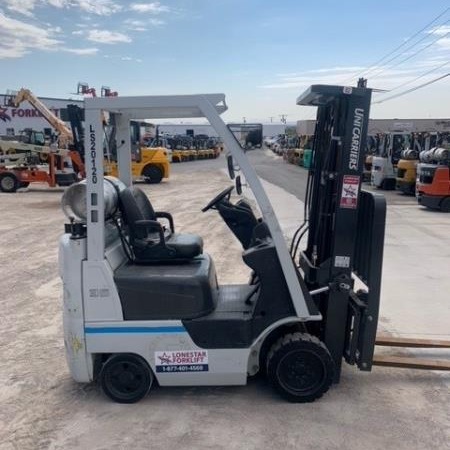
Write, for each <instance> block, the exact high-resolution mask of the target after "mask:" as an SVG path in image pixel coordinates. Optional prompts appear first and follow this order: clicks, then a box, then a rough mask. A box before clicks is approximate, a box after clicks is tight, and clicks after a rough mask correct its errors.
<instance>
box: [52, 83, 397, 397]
mask: <svg viewBox="0 0 450 450" xmlns="http://www.w3.org/2000/svg"><path fill="white" fill-rule="evenodd" d="M370 97H371V90H370V89H367V88H365V87H364V86H359V87H357V88H350V87H342V86H322V85H318V86H312V87H311V88H310V89H308V90H307V91H306V92H305V93H304V94H303V95H302V96H300V97H299V99H298V100H297V103H298V104H300V105H313V106H318V107H319V108H318V116H317V118H318V123H317V127H316V131H317V133H316V139H315V141H314V155H315V156H314V163H313V168H312V169H311V170H310V172H309V179H308V191H307V195H306V201H305V204H306V207H305V222H304V223H303V224H302V225H301V226H300V227H299V230H298V232H297V233H296V235H295V237H294V240H293V241H292V245H291V248H290V249H288V247H287V245H286V242H285V239H284V237H283V234H282V231H281V229H280V225H279V223H278V221H277V218H276V216H275V214H274V211H273V209H272V206H271V204H270V202H269V199H268V197H267V195H266V193H265V191H264V189H263V187H262V185H261V182H260V180H259V178H258V176H257V175H256V172H255V170H254V169H253V167H252V166H251V165H250V163H249V161H248V159H247V156H246V154H245V150H244V149H243V148H241V146H240V145H239V143H238V142H237V140H236V139H235V138H234V136H233V134H232V133H231V131H230V130H229V129H228V128H227V126H226V125H225V124H224V122H223V121H222V119H221V118H220V114H221V113H222V112H224V111H225V110H226V108H227V106H226V104H225V96H224V95H223V94H206V95H186V96H148V97H115V98H86V99H85V117H86V134H85V139H86V155H87V157H86V163H87V178H86V180H85V181H83V182H81V183H79V184H77V185H74V186H73V187H71V188H69V189H68V190H67V191H66V193H65V195H64V197H63V209H64V211H65V212H66V215H67V217H68V218H69V219H70V223H67V224H66V228H65V229H66V233H65V234H64V235H63V236H62V238H61V241H60V251H59V258H60V274H61V277H62V279H63V286H64V336H65V345H66V354H67V361H68V365H69V368H70V372H71V374H72V377H73V378H74V379H75V380H76V381H78V382H92V381H94V380H98V381H99V382H100V384H101V386H102V388H103V391H104V392H105V394H106V395H107V396H108V397H110V398H111V399H113V400H115V401H117V402H121V403H133V402H136V401H138V400H140V399H142V398H143V397H144V396H145V395H146V394H147V393H148V392H149V390H150V388H151V386H152V384H156V383H158V384H159V385H160V386H201V385H244V384H246V382H247V378H248V377H249V376H252V375H256V374H257V373H259V372H260V373H263V374H264V375H266V376H267V378H268V379H269V381H270V382H271V384H272V385H273V386H274V387H275V389H276V390H277V391H278V392H279V393H280V394H281V395H282V396H283V397H284V398H285V399H287V400H288V401H292V402H310V401H313V400H315V399H317V398H319V397H320V396H321V395H322V394H323V393H325V392H326V391H327V390H328V388H329V387H330V385H331V384H332V383H333V382H334V383H337V382H338V381H339V378H340V373H341V363H342V361H343V359H345V361H347V362H348V363H349V364H356V365H357V366H358V368H359V369H361V370H370V369H371V367H372V364H374V363H375V362H374V359H373V353H374V346H375V338H376V329H377V322H378V306H379V294H380V283H381V267H382V254H383V239H384V225H385V203H384V199H383V197H382V196H380V195H378V196H377V195H376V194H372V193H369V192H363V191H361V190H360V186H361V180H362V171H363V162H364V154H363V153H364V152H363V151H362V149H363V148H364V144H365V140H366V134H367V123H368V118H369V107H370ZM104 111H108V112H109V113H110V114H114V115H115V120H116V124H117V142H118V145H117V148H118V164H119V177H120V180H118V179H112V178H107V177H104V176H103V170H102V167H103V161H104V158H103V142H102V136H103V130H102V121H101V117H102V112H104ZM193 117H204V118H206V119H208V120H209V122H210V123H211V125H212V126H213V127H214V128H215V130H216V132H217V134H218V135H219V136H220V138H221V139H222V141H223V142H224V144H225V147H226V148H227V150H228V151H229V152H230V156H229V157H228V168H229V171H230V177H231V178H234V175H235V174H234V171H235V168H236V167H237V166H238V167H239V170H241V171H242V174H243V175H244V176H245V179H246V182H247V183H248V185H249V187H250V188H251V189H252V191H253V194H254V196H255V199H256V201H257V203H258V205H259V208H260V210H261V212H262V217H261V218H257V217H256V215H255V213H254V212H253V211H252V208H251V206H250V205H249V204H248V203H247V202H246V201H245V200H240V201H238V202H236V203H233V202H232V201H231V199H230V194H231V192H232V190H233V189H234V186H230V187H228V188H227V189H225V190H224V191H223V192H221V193H220V194H218V195H217V196H216V197H215V198H214V199H212V200H211V201H210V202H209V203H208V204H207V205H206V206H205V207H204V208H203V211H204V212H205V211H208V210H210V209H214V210H216V211H217V212H218V213H219V214H220V215H221V217H222V218H223V220H224V221H225V223H226V224H227V225H228V227H229V228H230V230H231V232H232V233H233V234H234V235H235V237H236V238H237V239H238V240H239V241H240V242H241V244H242V247H243V251H242V258H243V260H244V262H245V264H247V265H248V266H249V267H250V268H251V269H252V271H253V272H252V277H251V279H250V280H249V282H248V283H247V284H240V285H226V286H223V285H218V283H217V277H216V272H215V268H214V264H213V261H212V259H211V257H210V256H209V255H208V254H207V253H206V252H205V251H204V249H203V242H202V239H201V237H200V236H197V235H192V234H178V233H176V232H175V226H174V223H173V219H172V216H171V215H170V214H169V213H167V212H155V211H154V209H153V207H152V205H151V203H150V201H149V200H148V198H147V197H146V195H145V194H144V193H143V192H142V191H141V190H140V189H138V188H137V187H135V186H133V185H132V179H131V167H130V163H131V157H130V145H129V143H130V136H129V133H130V126H129V123H130V121H131V120H140V119H156V118H163V119H169V118H193ZM355 130H356V131H355ZM240 188H241V180H240V176H237V177H236V189H237V191H238V193H240ZM293 207H295V205H293ZM198 213H199V212H198ZM193 214H197V212H193ZM163 222H164V223H167V226H164V225H163ZM307 230H308V235H307V236H308V242H307V246H306V249H305V250H304V251H301V252H300V253H299V257H297V253H298V249H299V244H300V241H301V238H302V237H303V236H304V235H305V233H306V231H307ZM230 238H231V237H230ZM355 279H358V280H359V282H358V283H359V286H360V288H358V289H357V290H356V288H355ZM361 286H363V287H362V288H361ZM397 362H398V361H397ZM382 363H384V365H386V363H387V362H386V360H384V361H382Z"/></svg>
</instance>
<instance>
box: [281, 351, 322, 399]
mask: <svg viewBox="0 0 450 450" xmlns="http://www.w3.org/2000/svg"><path fill="white" fill-rule="evenodd" d="M278 376H279V379H280V382H281V383H282V384H283V385H284V386H285V388H286V389H287V390H289V391H293V392H300V391H302V392H305V391H310V390H313V389H315V388H316V387H317V386H318V385H320V384H321V383H322V380H323V376H324V367H323V364H322V362H321V361H320V359H319V358H317V357H316V356H315V355H314V354H312V353H310V352H308V351H304V350H303V351H292V352H290V353H288V354H286V355H285V356H284V357H283V359H282V360H281V361H280V364H279V367H278Z"/></svg>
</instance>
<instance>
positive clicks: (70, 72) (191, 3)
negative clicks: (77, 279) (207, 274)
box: [0, 0, 450, 123]
mask: <svg viewBox="0 0 450 450" xmlns="http://www.w3.org/2000/svg"><path fill="white" fill-rule="evenodd" d="M446 9H447V11H446V12H445V13H444V14H442V13H443V12H444V11H445V10H446ZM440 14H442V15H441V17H439V18H438V19H437V20H436V21H434V22H433V23H432V24H431V25H430V26H429V27H427V28H426V29H425V30H423V31H422V32H420V33H418V34H417V35H416V36H415V37H414V35H415V34H416V33H417V32H418V31H420V30H421V29H422V28H424V27H425V26H426V25H427V24H428V23H430V22H431V21H433V19H435V18H437V16H439V15H440ZM399 46H400V48H399V49H398V50H397V51H396V52H394V53H392V54H391V55H390V56H388V57H386V58H384V59H382V58H383V57H385V56H386V55H388V54H389V53H390V52H392V50H394V49H395V48H396V47H399ZM380 60H382V61H380ZM447 62H448V63H447ZM446 63H447V64H446ZM427 72H429V73H427ZM446 73H450V5H449V2H448V0H431V1H423V0H389V1H388V0H377V1H375V0H372V1H369V0H358V1H355V0H341V1H335V0H317V1H301V0H282V1H280V0H278V1H275V0H272V1H269V0H162V1H152V2H146V1H145V0H139V1H123V0H0V93H2V92H5V91H6V90H8V89H15V90H18V89H19V88H21V87H26V88H29V89H31V90H32V91H33V92H34V93H35V94H36V95H38V96H47V97H60V98H69V97H72V98H76V97H74V96H73V95H72V94H73V93H74V92H76V87H77V83H78V82H80V81H82V82H87V83H88V84H89V85H90V86H91V87H95V88H96V89H97V91H100V88H101V86H103V85H105V86H109V87H111V89H112V90H114V91H118V93H119V95H123V96H125V95H152V94H155V95H161V94H194V93H209V92H223V93H225V94H226V99H227V104H228V106H229V110H228V111H227V112H226V113H225V114H224V118H225V120H228V121H242V120H244V117H245V120H246V121H247V122H251V121H257V122H266V123H269V122H271V121H272V122H273V123H280V120H281V116H283V115H284V116H285V117H287V120H288V122H295V121H296V120H300V119H312V118H314V117H315V112H314V108H311V107H305V106H297V105H296V98H297V97H298V96H299V95H300V94H301V93H302V92H303V91H304V90H305V89H307V88H308V86H309V85H311V84H340V85H355V83H356V80H357V78H358V77H359V76H362V75H364V76H367V78H368V86H369V87H373V88H376V89H382V90H392V93H390V92H377V93H374V94H373V104H372V108H371V116H372V117H373V118H449V117H450V76H449V77H447V78H443V79H442V80H440V81H438V82H436V83H433V84H431V85H429V86H426V87H424V88H422V89H420V90H417V91H416V92H413V93H411V94H408V95H404V96H399V97H398V98H395V99H392V100H391V99H388V98H389V97H390V96H393V95H394V94H399V93H402V92H403V91H405V90H407V89H410V88H413V87H415V86H418V85H420V84H423V83H426V82H428V81H431V80H433V79H435V78H438V77H439V76H443V75H445V74H446ZM403 85H404V86H403ZM376 102H380V103H376Z"/></svg>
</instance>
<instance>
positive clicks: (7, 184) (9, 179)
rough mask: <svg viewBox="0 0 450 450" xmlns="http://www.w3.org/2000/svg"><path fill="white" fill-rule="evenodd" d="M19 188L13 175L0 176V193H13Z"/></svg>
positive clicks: (17, 181)
mask: <svg viewBox="0 0 450 450" xmlns="http://www.w3.org/2000/svg"><path fill="white" fill-rule="evenodd" d="M18 188H19V180H18V179H17V177H16V176H15V175H14V174H13V173H4V174H2V175H0V190H1V191H2V192H7V193H13V192H16V191H17V189H18Z"/></svg>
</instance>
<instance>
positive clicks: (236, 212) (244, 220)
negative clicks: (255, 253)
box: [217, 200, 258, 249]
mask: <svg viewBox="0 0 450 450" xmlns="http://www.w3.org/2000/svg"><path fill="white" fill-rule="evenodd" d="M217 210H218V211H219V214H220V215H221V216H222V219H223V220H224V221H225V223H226V224H227V225H228V228H230V230H231V231H232V232H233V233H234V235H235V236H236V237H237V238H238V239H239V241H240V242H241V244H242V247H244V249H248V248H249V247H250V244H251V242H252V236H253V230H254V228H255V227H256V225H258V219H257V218H256V216H255V214H254V213H253V210H252V208H251V206H250V204H249V203H247V202H246V201H245V200H240V201H239V202H237V203H236V204H235V205H233V204H232V203H231V202H229V201H222V202H220V203H218V204H217Z"/></svg>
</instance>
